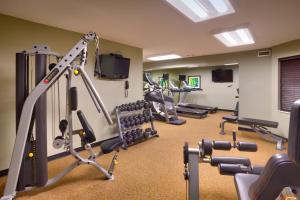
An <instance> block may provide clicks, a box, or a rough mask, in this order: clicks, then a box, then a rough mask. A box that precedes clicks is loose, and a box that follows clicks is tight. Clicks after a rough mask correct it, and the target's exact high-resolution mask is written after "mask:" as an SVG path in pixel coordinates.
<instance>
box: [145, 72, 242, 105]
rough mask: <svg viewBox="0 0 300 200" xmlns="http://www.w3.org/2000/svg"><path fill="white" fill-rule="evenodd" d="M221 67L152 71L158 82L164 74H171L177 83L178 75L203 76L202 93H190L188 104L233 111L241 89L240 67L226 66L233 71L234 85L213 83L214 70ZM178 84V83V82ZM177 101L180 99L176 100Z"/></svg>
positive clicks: (187, 99) (171, 77)
mask: <svg viewBox="0 0 300 200" xmlns="http://www.w3.org/2000/svg"><path fill="white" fill-rule="evenodd" d="M218 68H220V67H194V68H180V69H164V70H152V71H150V72H151V74H152V75H153V78H154V79H156V80H158V77H161V76H162V74H163V73H169V74H170V79H171V80H174V82H175V81H177V80H178V75H180V74H184V75H187V76H197V75H200V76H201V88H202V89H203V90H202V91H195V92H190V93H188V94H187V98H186V102H188V103H195V104H200V105H207V106H216V107H219V108H221V109H227V110H233V109H235V104H236V101H237V99H236V98H235V96H236V95H237V93H236V89H237V88H238V87H239V75H238V66H224V67H223V68H226V69H232V70H233V82H232V83H215V82H213V81H212V74H211V73H212V70H213V69H218ZM177 84H178V82H177ZM175 99H178V97H177V98H175Z"/></svg>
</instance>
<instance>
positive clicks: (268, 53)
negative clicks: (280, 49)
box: [257, 49, 272, 57]
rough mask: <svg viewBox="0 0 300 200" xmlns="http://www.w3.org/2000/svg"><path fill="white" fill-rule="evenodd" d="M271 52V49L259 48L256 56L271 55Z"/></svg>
mask: <svg viewBox="0 0 300 200" xmlns="http://www.w3.org/2000/svg"><path fill="white" fill-rule="evenodd" d="M271 53H272V52H271V49H265V50H259V51H258V52H257V57H265V56H271Z"/></svg>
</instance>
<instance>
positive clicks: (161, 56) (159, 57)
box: [147, 54, 181, 61]
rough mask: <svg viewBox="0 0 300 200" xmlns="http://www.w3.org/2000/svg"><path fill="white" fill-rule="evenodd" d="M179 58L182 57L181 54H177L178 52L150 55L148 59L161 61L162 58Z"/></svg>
mask: <svg viewBox="0 0 300 200" xmlns="http://www.w3.org/2000/svg"><path fill="white" fill-rule="evenodd" d="M177 58H181V56H180V55H177V54H165V55H160V56H153V57H149V58H147V59H148V60H151V61H160V60H171V59H177Z"/></svg>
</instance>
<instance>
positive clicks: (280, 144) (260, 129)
mask: <svg viewBox="0 0 300 200" xmlns="http://www.w3.org/2000/svg"><path fill="white" fill-rule="evenodd" d="M232 117H233V118H232V120H226V119H224V118H223V121H222V122H221V123H220V128H221V130H220V134H221V135H225V134H226V132H225V124H226V123H231V124H239V125H244V126H248V127H250V128H251V130H252V131H254V132H255V133H257V134H259V135H260V136H261V137H263V138H264V139H265V140H267V141H270V142H273V143H276V150H281V151H282V150H284V149H285V147H284V143H285V142H287V139H286V138H283V137H281V136H278V135H276V134H274V133H272V132H271V131H270V130H268V129H267V128H266V127H265V126H261V125H258V124H255V123H252V124H251V125H249V124H243V123H239V119H238V117H237V116H236V119H234V117H235V116H232Z"/></svg>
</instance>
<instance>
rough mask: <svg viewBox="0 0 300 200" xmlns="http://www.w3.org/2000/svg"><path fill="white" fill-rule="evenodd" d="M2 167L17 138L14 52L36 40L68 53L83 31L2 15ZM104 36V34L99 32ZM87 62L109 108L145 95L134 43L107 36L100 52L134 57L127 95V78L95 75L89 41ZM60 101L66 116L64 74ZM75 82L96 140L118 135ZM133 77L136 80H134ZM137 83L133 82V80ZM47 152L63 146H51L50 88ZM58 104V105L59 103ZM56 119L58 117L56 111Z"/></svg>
mask: <svg viewBox="0 0 300 200" xmlns="http://www.w3.org/2000/svg"><path fill="white" fill-rule="evenodd" d="M0 25H1V32H0V44H1V47H0V60H1V62H0V69H1V73H0V87H1V93H0V99H1V104H0V126H1V133H2V134H1V140H0V152H1V154H0V170H2V169H5V168H7V167H8V165H9V162H10V157H11V153H12V149H13V144H14V140H15V134H16V128H15V53H16V52H20V51H22V50H26V49H31V47H32V45H33V44H47V45H48V46H49V47H51V48H52V50H53V51H56V52H59V53H61V54H62V55H64V54H65V53H67V52H68V51H69V50H70V49H71V48H72V47H73V46H74V45H75V43H77V42H78V41H79V40H80V37H81V35H82V34H80V33H75V32H70V31H66V30H62V29H58V28H54V27H49V26H45V25H40V24H36V23H32V22H28V21H24V20H20V19H16V18H12V17H9V16H5V15H0ZM100 37H101V34H100ZM90 46H91V47H89V54H88V55H89V57H88V63H87V65H86V67H85V69H86V71H87V72H88V74H89V75H90V77H91V78H92V81H93V83H94V85H95V87H96V89H97V90H98V92H99V94H100V96H101V97H102V100H103V102H104V104H105V105H106V107H107V108H108V110H109V112H112V111H113V108H114V107H115V106H116V105H117V104H121V103H124V102H130V101H135V100H137V99H141V98H142V97H143V91H142V88H141V85H142V49H140V48H136V47H131V46H127V45H123V44H119V43H115V42H112V41H108V40H101V41H100V50H101V53H111V52H117V51H119V52H122V54H123V55H124V56H125V57H129V58H130V59H131V65H130V75H129V79H128V80H129V82H130V83H131V84H130V89H129V97H128V98H125V97H124V80H123V81H120V80H119V81H108V80H98V79H95V78H94V77H93V70H94V53H93V50H94V47H93V45H90ZM61 79H62V80H61V81H60V87H61V95H62V96H61V101H62V102H61V103H62V108H61V110H62V113H61V115H62V117H64V110H65V109H64V108H65V103H64V97H65V95H64V92H65V91H64V88H65V87H64V83H65V80H64V78H61ZM73 80H74V83H73V85H74V86H77V87H78V91H79V108H80V109H82V110H83V111H84V113H85V115H86V117H87V119H88V120H89V122H90V124H91V126H92V127H93V129H94V131H95V134H96V137H97V140H98V141H99V140H104V139H107V138H110V137H113V136H115V128H114V127H113V126H109V125H108V124H107V123H106V121H105V118H104V116H103V114H99V113H98V112H97V111H96V109H95V107H94V105H93V103H92V101H91V99H90V98H89V96H88V93H87V91H86V89H85V88H84V85H83V83H82V82H81V78H79V77H78V78H73ZM133 80H134V81H133ZM133 83H134V84H133ZM47 95H48V141H49V145H48V155H53V154H56V153H58V152H61V150H55V149H53V148H52V145H51V144H52V133H55V134H56V135H57V134H58V133H59V132H58V124H57V123H56V128H55V130H54V132H53V130H52V121H51V118H52V113H51V103H50V99H51V90H49V91H48V93H47ZM56 106H57V105H56ZM73 118H74V119H75V124H74V126H75V128H80V126H79V123H78V120H77V118H76V115H75V114H74V116H73ZM56 119H58V115H57V111H56ZM75 138H76V140H75V143H76V145H75V147H78V146H79V145H80V141H79V138H78V137H77V136H75Z"/></svg>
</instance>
